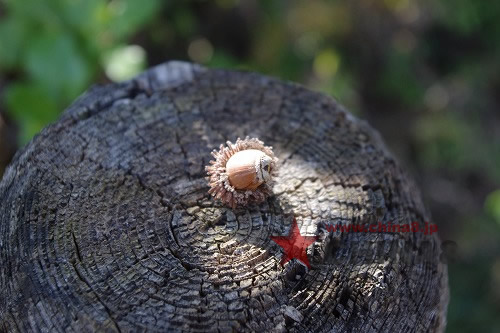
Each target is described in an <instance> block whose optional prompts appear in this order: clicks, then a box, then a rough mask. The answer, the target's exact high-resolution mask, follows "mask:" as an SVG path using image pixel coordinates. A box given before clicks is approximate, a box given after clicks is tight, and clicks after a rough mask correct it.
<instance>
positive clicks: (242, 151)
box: [205, 137, 278, 208]
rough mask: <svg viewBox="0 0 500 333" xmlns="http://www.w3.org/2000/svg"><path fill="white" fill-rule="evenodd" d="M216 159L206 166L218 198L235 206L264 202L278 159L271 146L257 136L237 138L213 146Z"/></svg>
mask: <svg viewBox="0 0 500 333" xmlns="http://www.w3.org/2000/svg"><path fill="white" fill-rule="evenodd" d="M212 156H213V157H214V158H215V160H212V161H210V165H208V166H206V167H205V170H206V171H207V173H208V178H207V179H208V181H209V185H210V190H209V191H208V192H209V193H210V194H211V195H212V196H214V197H215V198H216V199H220V200H221V201H222V202H223V203H224V204H226V205H229V206H231V207H233V208H236V207H238V206H246V205H248V204H250V203H261V202H263V201H264V200H265V199H266V198H267V197H268V196H269V195H270V194H271V193H272V184H273V176H275V175H276V173H277V167H276V164H277V161H278V159H277V158H276V157H275V156H274V153H273V151H272V147H268V146H264V143H263V142H262V141H260V140H259V139H257V138H249V137H246V138H245V140H241V139H240V138H238V140H236V143H235V144H233V143H231V142H230V141H228V142H227V147H224V146H223V145H221V146H220V149H219V150H214V151H213V152H212Z"/></svg>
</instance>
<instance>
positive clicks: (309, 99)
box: [0, 62, 448, 332]
mask: <svg viewBox="0 0 500 333" xmlns="http://www.w3.org/2000/svg"><path fill="white" fill-rule="evenodd" d="M246 136H250V137H258V138H260V139H261V140H263V141H264V142H265V144H266V145H270V146H273V147H274V152H275V153H276V156H277V157H278V158H279V165H280V170H279V175H278V177H277V178H276V184H275V185H274V188H273V192H274V195H272V196H271V197H270V198H269V199H268V200H267V201H266V202H264V203H262V204H260V205H252V206H249V207H242V208H237V209H231V208H228V207H224V206H222V205H221V204H220V203H218V202H215V201H213V200H212V198H211V197H210V195H209V194H208V193H207V191H208V185H207V180H206V178H205V177H206V172H205V170H204V167H205V165H207V164H208V162H209V160H210V159H211V155H210V152H211V151H212V150H213V149H214V148H218V147H219V145H220V144H221V143H225V142H226V141H227V140H231V141H233V142H234V141H235V140H236V139H237V138H238V137H241V138H244V137H246ZM294 218H295V219H296V221H297V224H298V227H299V229H300V232H301V234H302V235H303V236H317V239H316V242H314V243H313V244H312V245H311V246H309V247H308V249H307V255H308V258H309V262H310V265H311V269H308V268H307V267H306V266H305V265H303V264H302V263H301V262H300V261H298V260H296V259H294V260H292V261H290V262H288V263H286V264H285V265H284V267H282V266H281V265H280V261H281V258H282V256H283V249H282V248H281V247H280V246H278V245H277V244H276V243H275V242H273V241H272V240H271V238H270V237H271V236H286V235H288V233H289V231H290V229H291V227H292V224H293V220H294ZM378 222H381V223H389V222H391V223H393V224H405V223H410V222H417V223H419V225H420V227H424V223H425V222H431V221H430V216H429V215H428V213H427V211H426V209H425V208H424V205H423V204H422V201H421V195H420V193H419V191H418V189H417V188H416V187H415V185H414V184H413V182H412V181H411V180H410V179H409V177H408V176H407V175H406V174H405V173H404V171H403V170H402V169H401V168H400V167H399V166H398V164H397V163H396V162H395V159H394V157H392V156H391V154H390V153H389V152H388V151H387V150H386V148H385V146H384V144H383V143H382V141H381V140H380V138H379V136H378V134H377V133H376V132H375V131H374V130H373V129H371V128H370V127H369V126H368V125H367V124H366V123H365V122H363V121H360V120H358V119H356V118H354V117H353V116H352V115H350V114H349V113H348V112H347V111H346V110H344V109H343V108H342V107H341V106H340V105H339V104H337V102H335V101H334V100H333V99H332V98H330V97H327V96H324V95H322V94H320V93H317V92H312V91H309V90H307V89H305V88H303V87H301V86H299V85H296V84H291V83H285V82H282V81H279V80H277V79H273V78H269V77H265V76H262V75H258V74H252V73H243V72H237V71H226V70H208V69H205V68H202V67H199V66H196V65H191V64H188V63H182V62H170V63H166V64H163V65H160V66H157V67H154V68H152V69H150V70H149V71H147V72H145V73H144V74H142V75H140V76H138V77H137V78H135V79H134V80H131V81H129V82H126V83H122V84H112V85H106V86H98V87H94V88H92V89H90V90H89V91H88V92H87V93H86V94H85V95H83V96H82V97H81V98H79V99H78V100H77V101H76V102H75V103H74V104H73V105H72V106H71V107H70V108H69V109H68V110H66V112H65V113H64V114H63V115H62V117H61V118H60V120H59V121H58V122H57V123H55V124H53V125H51V126H49V127H47V128H45V129H44V130H43V131H42V132H41V134H39V135H38V136H36V137H35V138H34V140H33V141H32V142H31V143H29V144H28V145H27V146H26V147H25V148H24V149H22V150H21V151H20V152H18V153H17V155H16V156H15V158H14V160H13V162H12V163H11V165H10V167H8V168H7V170H6V173H5V175H4V177H3V180H2V182H1V183H0V262H1V268H0V331H5V332H17V331H21V332H33V331H36V332H38V331H40V332H89V331H109V332H120V331H121V332H141V331H164V332H181V331H183V332H252V331H254V332H285V331H290V332H442V331H443V330H444V326H445V322H446V319H445V317H446V307H447V303H448V287H447V273H446V265H445V264H443V263H442V262H441V261H440V260H439V256H440V254H441V248H440V241H439V239H438V236H437V234H433V235H425V234H424V233H404V232H399V233H398V232H396V233H369V232H368V233H363V232H339V231H336V232H329V231H328V230H327V226H328V225H333V224H337V223H343V224H344V225H352V226H357V225H371V224H374V223H378Z"/></svg>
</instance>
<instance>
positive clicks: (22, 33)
mask: <svg viewBox="0 0 500 333" xmlns="http://www.w3.org/2000/svg"><path fill="white" fill-rule="evenodd" d="M27 34H28V25H27V24H26V22H25V21H24V20H22V19H19V18H18V17H15V16H10V17H7V18H6V19H5V20H4V21H2V22H0V67H2V68H7V69H13V68H14V67H16V66H19V58H20V55H21V53H22V50H23V47H24V43H25V39H26V36H27Z"/></svg>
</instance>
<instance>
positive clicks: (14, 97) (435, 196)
mask: <svg viewBox="0 0 500 333" xmlns="http://www.w3.org/2000/svg"><path fill="white" fill-rule="evenodd" d="M0 4H1V5H0V6H3V11H4V13H3V14H2V15H0V89H2V96H3V106H4V107H5V109H6V111H7V112H8V114H9V115H10V116H11V118H12V119H13V120H14V122H15V123H16V124H17V125H18V126H19V128H20V143H21V144H23V143H26V142H27V141H28V140H29V139H30V138H31V137H32V136H33V134H35V133H37V132H38V131H39V130H40V129H41V128H42V127H43V126H45V125H46V124H48V123H49V122H52V121H54V120H55V119H56V118H57V117H58V115H59V114H60V112H61V111H62V110H63V109H64V108H65V107H67V106H68V105H69V104H70V103H71V102H72V101H73V100H74V99H75V97H76V96H78V95H79V94H81V93H82V92H83V91H84V90H85V89H86V88H87V87H88V86H89V84H91V83H93V82H108V81H119V80H123V79H127V78H129V77H131V76H133V75H135V74H136V73H138V72H139V71H140V70H142V69H143V68H144V67H145V66H146V64H148V65H155V64H158V63H160V62H163V61H165V60H170V59H181V60H182V59H185V60H190V61H194V62H199V63H202V64H204V65H206V66H209V67H224V68H236V69H246V70H252V71H258V72H262V73H264V74H268V75H273V76H277V77H280V78H283V79H288V80H293V81H298V82H301V83H303V84H305V85H306V86H308V87H310V88H311V89H315V90H320V91H323V92H325V93H327V94H330V95H332V96H334V97H335V98H337V99H338V100H339V101H340V102H341V103H342V104H344V105H345V106H346V107H347V108H348V109H349V110H350V111H351V112H353V113H355V114H357V115H359V116H361V117H362V118H366V119H367V120H368V121H369V122H370V123H371V124H372V125H374V126H375V127H376V128H377V129H378V130H379V131H381V132H382V135H383V137H384V138H385V139H386V142H387V143H388V145H389V146H390V148H391V149H392V150H393V151H394V152H395V153H396V155H397V156H398V157H399V158H400V159H401V160H402V162H403V164H405V166H406V167H407V168H408V169H410V170H411V171H412V172H413V174H414V175H415V176H416V177H417V180H418V181H419V185H420V187H421V188H422V192H423V193H424V196H425V199H426V202H427V203H428V204H429V207H430V210H431V211H432V214H433V218H434V220H435V221H436V222H437V223H438V225H439V228H440V237H441V239H450V240H453V241H455V242H456V243H457V245H458V258H457V260H456V261H455V262H451V263H450V265H449V279H450V286H451V302H450V306H449V315H448V329H447V331H448V332H456V331H460V332H476V331H481V332H500V318H499V317H498V313H500V288H498V287H499V286H500V242H499V239H500V194H499V193H500V192H499V191H500V131H499V128H500V113H499V111H498V110H499V109H500V62H499V61H498V59H500V20H499V19H498V18H499V17H500V1H478V0H441V1H434V0H419V1H414V0H350V1H347V0H345V1H343V0H342V1H341V0H331V1H326V0H325V1H320V0H308V1H300V0H287V1H285V0H281V1H269V0H239V1H238V0H217V1H203V0H198V1H160V0H157V1H155V0H147V1H141V0H111V1H108V0H33V1H22V0H4V1H3V2H0ZM0 130H1V128H0ZM0 151H1V149H0Z"/></svg>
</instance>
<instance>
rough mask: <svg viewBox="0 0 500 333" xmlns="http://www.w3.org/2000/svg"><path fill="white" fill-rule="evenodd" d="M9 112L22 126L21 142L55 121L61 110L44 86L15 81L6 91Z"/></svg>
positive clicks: (23, 142) (26, 140)
mask: <svg viewBox="0 0 500 333" xmlns="http://www.w3.org/2000/svg"><path fill="white" fill-rule="evenodd" d="M5 100H6V104H7V112H8V113H9V115H10V116H11V117H12V118H13V119H14V120H16V122H17V123H18V124H19V126H20V131H21V133H20V136H19V139H20V144H21V145H23V144H25V143H27V142H28V141H29V140H30V139H31V138H32V137H33V135H35V134H36V133H38V132H39V131H40V130H41V129H42V128H43V127H44V126H46V125H47V124H48V123H49V122H51V121H54V120H55V119H56V118H57V116H58V114H59V110H58V108H57V105H56V102H55V101H54V100H53V99H52V98H51V97H50V96H48V95H47V94H46V93H45V91H44V89H43V87H41V86H38V85H36V84H31V83H14V84H11V85H9V86H8V87H7V88H6V91H5Z"/></svg>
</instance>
